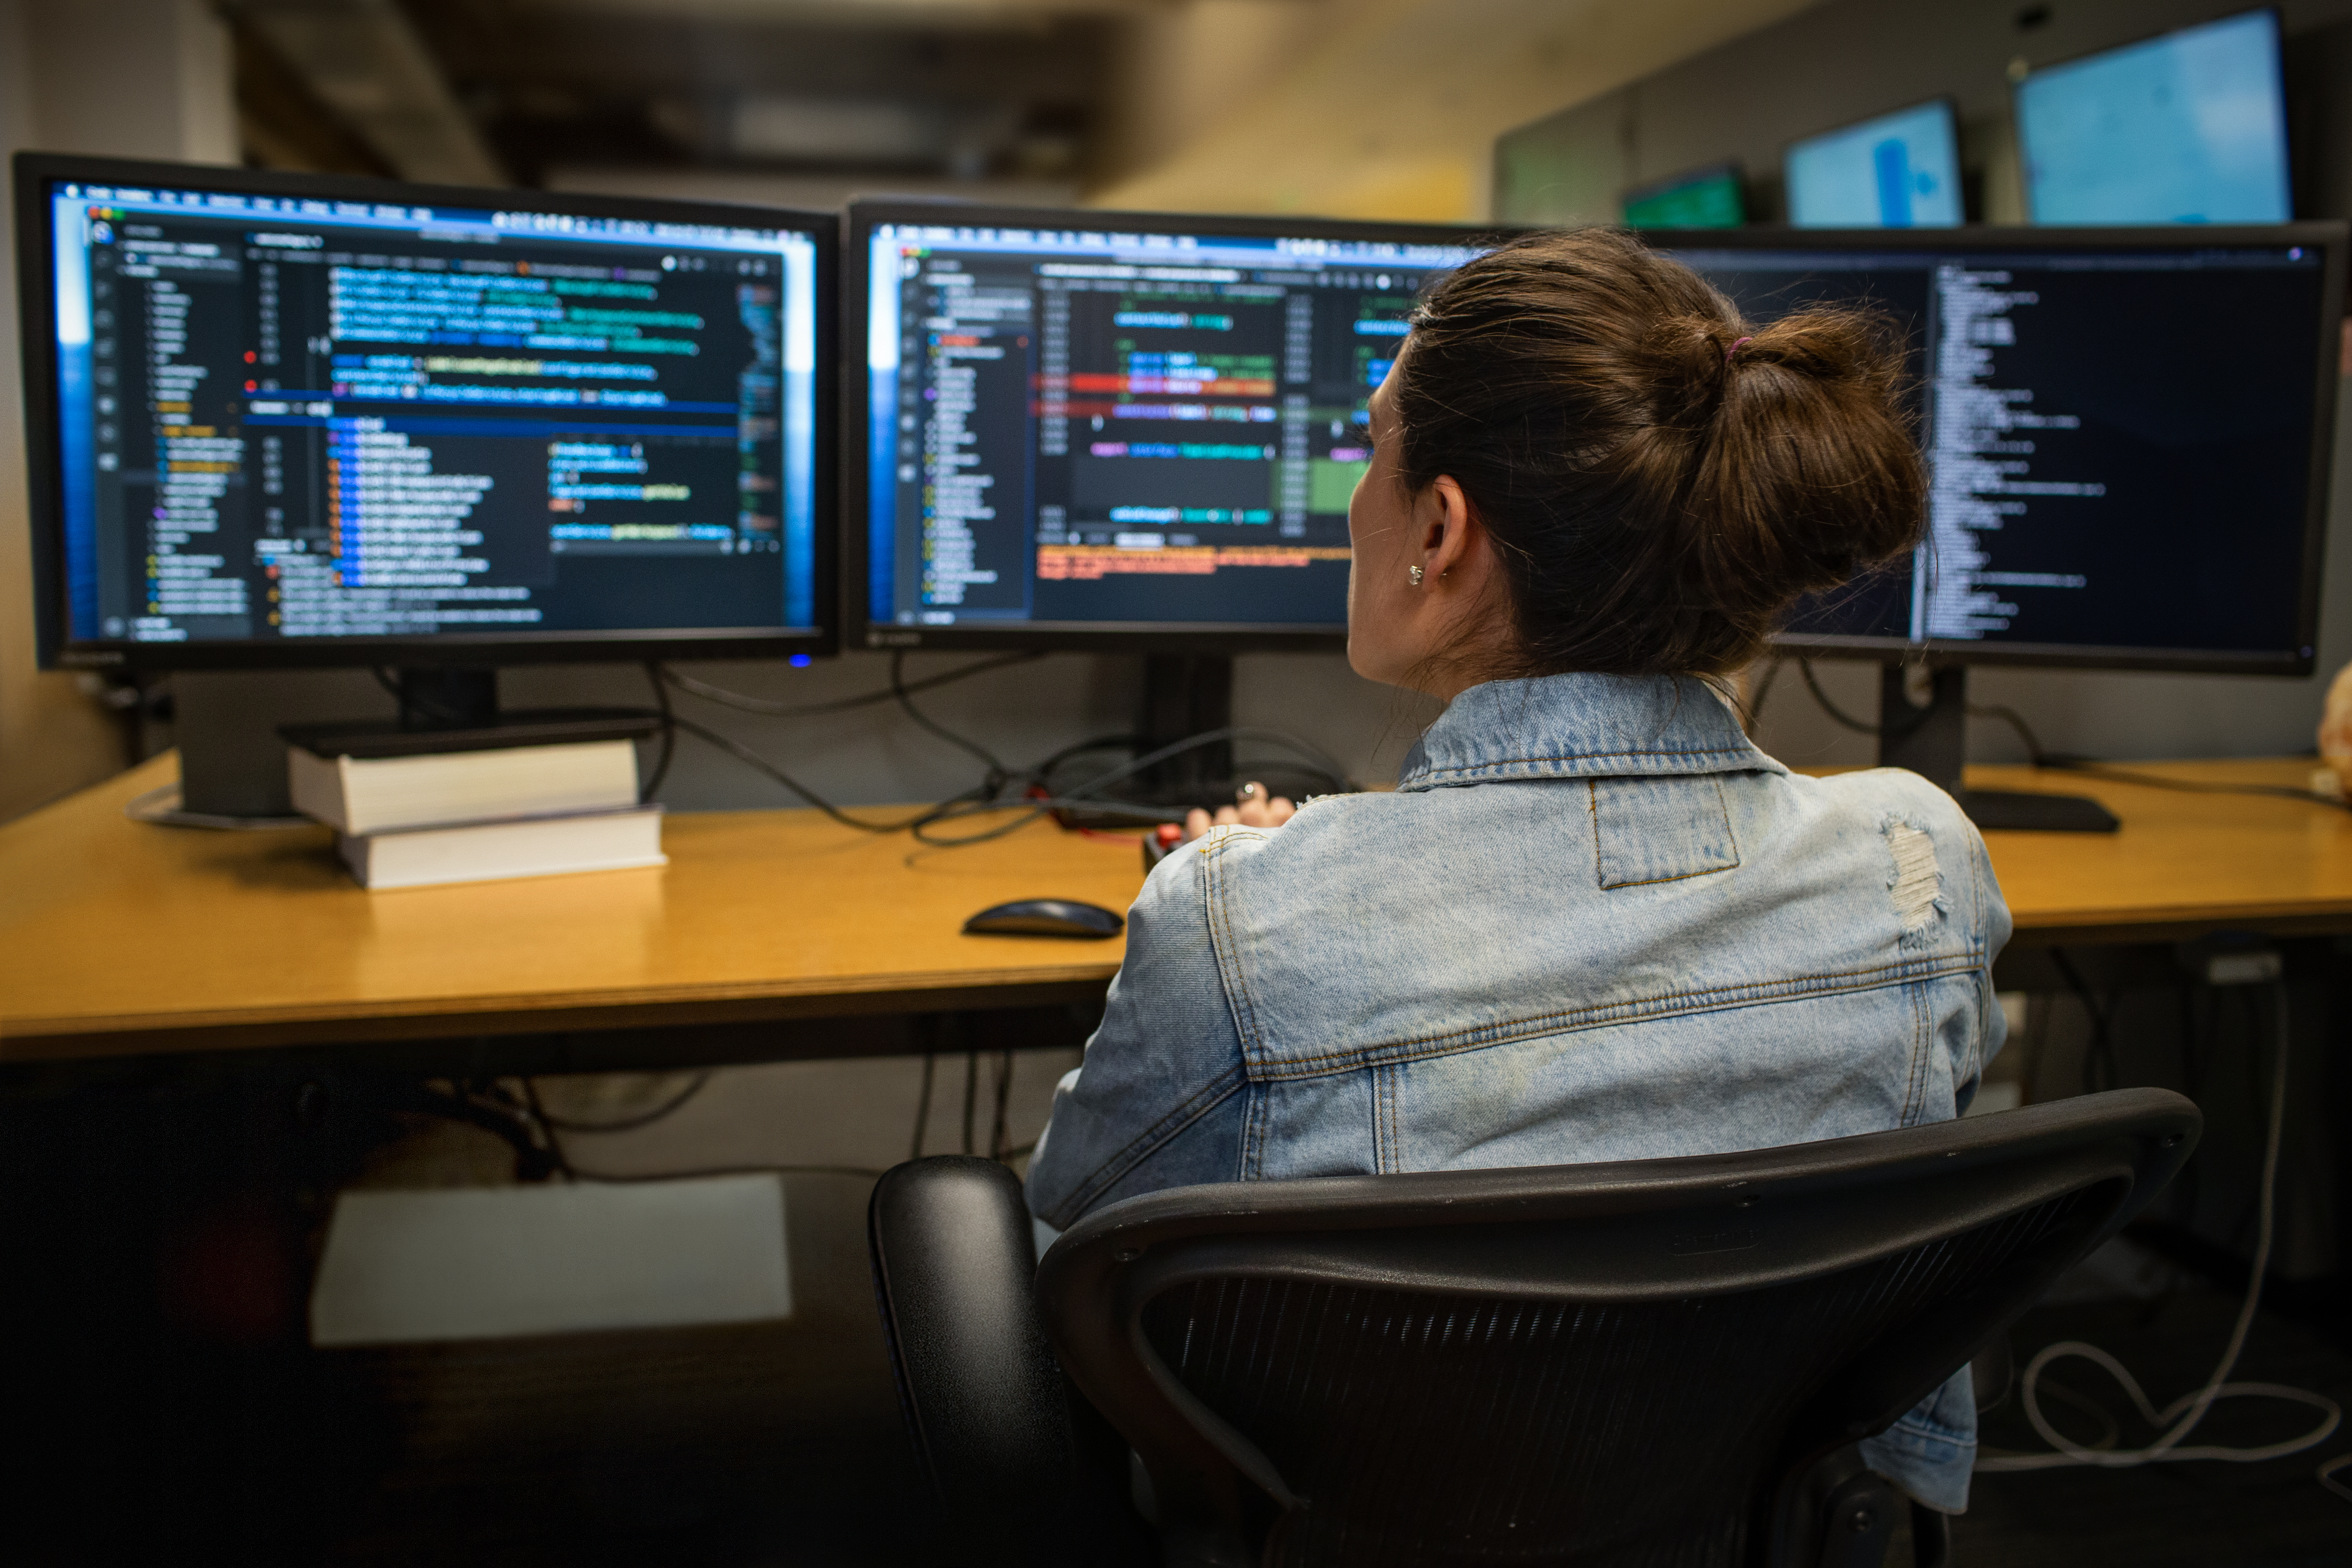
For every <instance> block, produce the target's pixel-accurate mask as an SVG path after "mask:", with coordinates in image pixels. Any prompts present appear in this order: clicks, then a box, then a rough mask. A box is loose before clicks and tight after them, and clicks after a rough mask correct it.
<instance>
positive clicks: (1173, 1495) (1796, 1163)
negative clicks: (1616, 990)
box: [1036, 1089, 2200, 1568]
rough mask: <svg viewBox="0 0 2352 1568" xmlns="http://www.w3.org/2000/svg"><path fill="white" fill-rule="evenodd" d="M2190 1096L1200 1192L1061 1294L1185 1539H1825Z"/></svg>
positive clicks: (1554, 1555) (2087, 1101)
mask: <svg viewBox="0 0 2352 1568" xmlns="http://www.w3.org/2000/svg"><path fill="white" fill-rule="evenodd" d="M2199 1124H2200V1123H2199V1117H2198V1113H2197V1110H2196V1108H2195V1107H2194V1106H2193V1105H2191V1104H2190V1103H2189V1101H2188V1100H2183V1099H2182V1098H2180V1097H2179V1096H2178V1095H2175V1094H2171V1093H2169V1092H2168V1091H2165V1090H2159V1089H2132V1090H2124V1091H2119V1092H2116V1093H2112V1094H2104V1095H2095V1096H2088V1097H2085V1098H2083V1099H2080V1100H2065V1101H2060V1102H2057V1103H2053V1104H2051V1105H2047V1106H2038V1107H2034V1108H2032V1109H2029V1110H2021V1111H2013V1112H2010V1113H2007V1114H2004V1115H1999V1116H1988V1117H1982V1118H1977V1119H1973V1120H1968V1121H1953V1122H1946V1123H1942V1124H1939V1125H1937V1126H1932V1127H1924V1128H1916V1129H1909V1130H1906V1131H1895V1132H1885V1133H1874V1134H1870V1135H1866V1136H1863V1137H1854V1138H1843V1139H1836V1140H1832V1141H1829V1142H1818V1143H1808V1144H1798V1145H1792V1146H1789V1147H1785V1148H1777V1149H1766V1150H1758V1151H1754V1152H1747V1153H1739V1154H1728V1155H1709V1156H1702V1157H1696V1158H1684V1159H1669V1160H1654V1161H1643V1162H1639V1163H1609V1164H1586V1165H1561V1166H1549V1167H1542V1168H1534V1169H1519V1170H1502V1171H1480V1172H1460V1173H1429V1174H1417V1175H1397V1176H1371V1177H1340V1178H1331V1179H1326V1180H1317V1181H1297V1182H1262V1183H1237V1184H1220V1185H1215V1186H1204V1187H1190V1188H1180V1189H1176V1190H1172V1191H1169V1192H1164V1193H1160V1194H1151V1195H1149V1196H1146V1197H1141V1198H1136V1199H1133V1200H1130V1201H1128V1202H1125V1203H1121V1204H1118V1205H1112V1206H1110V1207H1108V1208H1106V1209H1104V1210H1101V1211H1099V1212H1098V1213H1097V1214H1095V1215H1090V1216H1088V1217H1087V1218H1086V1219H1084V1220H1082V1221H1081V1222H1080V1223H1079V1224H1078V1225H1077V1226H1074V1227H1073V1228H1072V1229H1071V1230H1070V1231H1069V1232H1068V1233H1067V1234H1066V1235H1065V1236H1064V1237H1062V1238H1061V1240H1060V1241H1059V1242H1058V1243H1056V1244H1055V1247H1053V1248H1052V1250H1051V1251H1050V1252H1049V1253H1048V1254H1047V1255H1046V1257H1045V1260H1044V1262H1043V1263H1042V1265H1041V1266H1040V1268H1039V1272H1038V1276H1037V1280H1036V1291H1037V1301H1038V1305H1039V1307H1040V1309H1041V1310H1042V1313H1043V1317H1044V1321H1045V1326H1046V1329H1047V1332H1048V1334H1049V1335H1050V1337H1051V1339H1052V1342H1053V1343H1054V1346H1055V1352H1056V1353H1057V1354H1058V1356H1059V1359H1060V1363H1061V1366H1062V1368H1063V1370H1064V1371H1065V1372H1066V1373H1067V1375H1068V1376H1069V1377H1070V1378H1071V1379H1072V1380H1073V1381H1074V1382H1075V1383H1076V1385H1077V1387H1078V1388H1079V1389H1080V1390H1082V1391H1083V1392H1084V1393H1085V1394H1086V1395H1087V1398H1088V1399H1089V1400H1090V1401H1091V1402H1092V1403H1093V1404H1094V1405H1095V1406H1096V1407H1097V1408H1098V1409H1099V1410H1100V1411H1101V1412H1102V1413H1103V1415H1107V1416H1108V1418H1109V1419H1110V1421H1111V1422H1112V1423H1113V1424H1114V1425H1115V1426H1117V1427H1118V1429H1119V1431H1120V1432H1121V1433H1122V1434H1123V1435H1124V1436H1126V1437H1127V1439H1128V1440H1129V1442H1130V1443H1131V1444H1133V1446H1134V1447H1135V1449H1136V1451H1137V1453H1138V1454H1139V1457H1140V1458H1141V1461H1142V1464H1143V1466H1144V1468H1145V1469H1146V1470H1147V1471H1148V1472H1149V1476H1150V1487H1151V1491H1152V1494H1153V1502H1154V1505H1155V1509H1156V1512H1157V1517H1158V1521H1159V1524H1160V1530H1161V1531H1162V1534H1163V1537H1164V1538H1166V1539H1167V1540H1168V1541H1169V1542H1170V1543H1171V1560H1180V1561H1189V1562H1198V1563H1260V1562H1264V1563H1283V1564H1297V1565H1301V1568H1304V1565H1309V1564H1314V1565H1321V1564H1334V1565H1336V1564H1342V1563H1344V1564H1347V1565H1349V1568H1405V1565H1408V1564H1410V1565H1413V1568H1421V1565H1434V1564H1454V1563H1525V1564H1538V1563H1540V1564H1563V1565H1564V1564H1578V1565H1586V1564H1590V1565H1593V1568H1600V1565H1603V1564H1606V1565H1609V1568H1618V1565H1624V1568H1635V1565H1640V1568H1702V1565H1706V1568H1713V1565H1717V1564H1721V1565H1725V1568H1730V1565H1734V1564H1744V1563H1809V1564H1810V1563H1814V1562H1817V1561H1820V1560H1821V1556H1820V1543H1819V1542H1818V1541H1817V1540H1816V1539H1815V1535H1816V1532H1817V1531H1818V1530H1819V1528H1820V1525H1819V1521H1820V1517H1821V1510H1819V1509H1818V1508H1817V1507H1815V1506H1813V1500H1809V1499H1808V1497H1807V1496H1806V1495H1805V1493H1806V1487H1807V1485H1808V1478H1809V1477H1811V1476H1814V1475H1817V1474H1818V1473H1819V1470H1818V1467H1819V1466H1820V1464H1821V1462H1822V1460H1823V1459H1824V1458H1825V1457H1827V1456H1831V1455H1832V1454H1834V1453H1835V1452H1836V1451H1838V1450H1840V1449H1842V1448H1844V1447H1847V1446H1848V1445H1851V1444H1853V1443H1854V1442H1856V1441H1857V1440H1859V1439H1861V1438H1864V1437H1866V1436H1871V1435H1873V1434H1875V1433H1878V1432H1880V1431H1882V1430H1884V1429H1885V1427H1886V1426H1888V1425H1889V1424H1890V1423H1891V1422H1893V1421H1894V1420H1895V1418H1896V1417H1897V1416H1899V1415H1902V1414H1904V1413H1905V1412H1906V1411H1907V1410H1908V1409H1909V1408H1910V1407H1911V1406H1912V1405H1916V1403H1918V1402H1919V1401H1920V1400H1921V1399H1923V1398H1925V1397H1926V1396H1927V1394H1930V1393H1932V1392H1933V1391H1934V1390H1935V1389H1936V1387H1937V1385H1938V1384H1941V1383H1942V1382H1943V1381H1944V1380H1945V1379H1946V1378H1947V1377H1948V1376H1949V1375H1950V1374H1951V1373H1954V1372H1955V1371H1957V1370H1958V1368H1960V1367H1961V1366H1963V1365H1965V1364H1967V1363H1968V1362H1969V1359H1970V1356H1971V1354H1972V1353H1973V1352H1975V1351H1976V1349H1977V1348H1978V1347H1979V1345H1980V1344H1982V1343H1983V1342H1986V1341H1987V1340H1988V1339H1990V1338H1991V1337H1992V1336H1994V1335H1997V1334H1998V1333H2000V1331H2002V1330H2003V1329H2005V1328H2006V1327H2007V1325H2008V1324H2009V1322H2010V1321H2011V1320H2013V1319H2014V1318H2015V1317H2016V1316H2017V1315H2018V1314H2019V1313H2020V1312H2021V1311H2023V1310H2025V1308H2027V1307H2028V1306H2030V1305H2031V1304H2032V1302H2033V1301H2034V1300H2036V1298H2038V1297H2039V1296H2040V1295H2041V1293H2042V1291H2043V1290H2044V1289H2046V1288H2047V1287H2048V1286H2049V1284H2050V1283H2051V1281H2052V1280H2053V1279H2055V1278H2056V1277H2057V1275H2058V1274H2059V1273H2061V1272H2062V1271H2063V1270H2064V1269H2065V1268H2068V1267H2070V1266H2071V1265H2073V1264H2074V1262H2076V1261H2077V1260H2079V1259H2080V1258H2083V1257H2084V1255H2085V1254H2087V1253H2088V1252H2090V1251H2091V1250H2092V1249H2093V1248H2094V1247H2097V1246H2098V1245H2099V1244H2100V1243H2101V1242H2103V1241H2105V1239H2106V1238H2107V1237H2111V1236H2112V1235H2114V1234H2115V1232H2116V1230H2117V1229H2118V1228H2120V1227H2121V1226H2122V1225H2123V1223H2124V1222H2125V1221H2126V1219H2127V1218H2129V1217H2130V1216H2131V1215H2133V1214H2135V1213H2136V1212H2137V1210H2138V1209H2139V1208H2140V1206H2141V1205H2144V1204H2145V1203H2146V1202H2147V1199H2148V1198H2149V1197H2150V1196H2152V1195H2153V1194H2155V1193H2156V1191H2158V1189H2159V1188H2161V1187H2162V1186H2163V1184H2165V1183H2166V1182H2168V1180H2170V1179H2171V1176H2172V1174H2173V1173H2174V1172H2175V1171H2176V1170H2177V1169H2178V1168H2179V1164H2180V1163H2181V1162H2182V1161H2183V1160H2184V1159H2185V1158H2186V1157H2187V1155H2188V1152H2189V1149H2190V1147H2191V1146H2192V1145H2193V1143H2194V1142H2195V1138H2196V1134H2197V1131H2198V1129H2199Z"/></svg>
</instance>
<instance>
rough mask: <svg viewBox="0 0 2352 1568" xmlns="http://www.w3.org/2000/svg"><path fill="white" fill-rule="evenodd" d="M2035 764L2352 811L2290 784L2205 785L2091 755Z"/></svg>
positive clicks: (2186, 790)
mask: <svg viewBox="0 0 2352 1568" xmlns="http://www.w3.org/2000/svg"><path fill="white" fill-rule="evenodd" d="M2037 765H2038V766H2041V767H2044V768H2048V769H2050V770H2051V771H2053V772H2054V773H2088V774H2089V775H2090V776H2091V777H2093V778H2098V779H2113V780H2115V781H2116V783H2117V784H2140V785H2143V786H2145V787H2146V788H2148V789H2168V790H2172V791H2174V792H2176V793H2179V794H2183V795H2265V796H2268V797H2270V798H2273V799H2276V800H2299V801H2303V802H2305V803H2306V804H2308V805H2324V806H2326V807H2328V808H2329V809H2330V810H2334V811H2352V799H2345V800H2337V799H2336V798H2335V797H2334V796H2332V795H2320V794H2318V793H2317V792H2315V791H2313V790H2307V789H2297V788H2295V787H2294V785H2293V784H2207V783H2204V782H2203V781H2201V780H2199V779H2176V778H2168V777H2166V776H2165V775H2164V774H2162V773H2142V772H2140V771H2139V770H2138V769H2137V768H2125V767H2117V766H2116V765H2115V764H2114V763H2103V762H2099V761H2097V760H2096V759H2095V758H2091V757H2068V756H2048V757H2044V758H2043V759H2042V761H2041V763H2038V764H2037Z"/></svg>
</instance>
